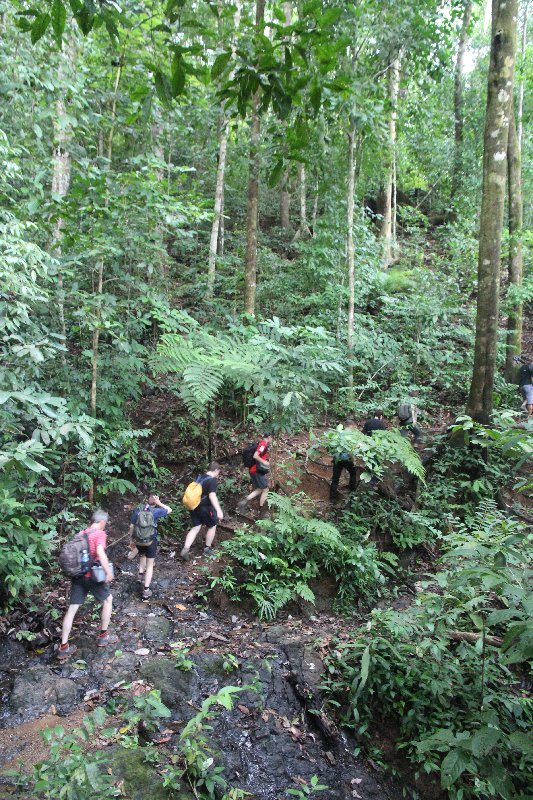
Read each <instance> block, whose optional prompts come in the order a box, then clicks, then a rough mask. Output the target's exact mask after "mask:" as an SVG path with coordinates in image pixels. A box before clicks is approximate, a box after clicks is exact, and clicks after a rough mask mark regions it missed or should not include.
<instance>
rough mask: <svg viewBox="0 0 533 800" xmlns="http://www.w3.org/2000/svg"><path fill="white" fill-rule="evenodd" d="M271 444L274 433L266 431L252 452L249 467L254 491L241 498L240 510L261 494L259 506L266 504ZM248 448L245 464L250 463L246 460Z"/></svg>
mask: <svg viewBox="0 0 533 800" xmlns="http://www.w3.org/2000/svg"><path fill="white" fill-rule="evenodd" d="M271 444H272V435H271V434H270V433H264V434H263V436H262V437H261V439H260V440H259V442H258V443H257V445H256V446H255V450H254V451H253V454H251V456H252V457H251V459H250V460H251V464H250V465H249V467H248V472H249V473H250V478H251V479H252V491H251V492H250V494H249V495H247V496H246V497H245V498H244V500H241V501H240V503H238V504H237V508H238V510H239V511H244V510H245V509H246V507H247V506H248V503H249V502H250V500H253V499H254V497H257V496H259V508H263V506H264V504H265V501H266V499H267V495H268V471H269V469H270V463H269V461H268V460H267V456H268V448H269V447H270V445H271ZM248 449H249V448H245V450H244V452H243V462H244V463H245V464H247V463H248V462H247V460H245V459H246V450H248Z"/></svg>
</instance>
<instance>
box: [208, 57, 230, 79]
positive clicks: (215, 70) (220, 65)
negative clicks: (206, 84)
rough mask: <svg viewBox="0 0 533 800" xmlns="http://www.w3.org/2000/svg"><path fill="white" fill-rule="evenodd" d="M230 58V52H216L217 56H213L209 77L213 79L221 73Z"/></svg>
mask: <svg viewBox="0 0 533 800" xmlns="http://www.w3.org/2000/svg"><path fill="white" fill-rule="evenodd" d="M230 59H231V53H227V52H226V53H219V54H218V56H217V57H216V58H215V60H214V62H213V66H212V67H211V77H212V78H213V80H215V79H216V78H218V77H219V75H221V74H222V73H223V72H224V70H225V68H226V66H227V64H228V63H229V61H230Z"/></svg>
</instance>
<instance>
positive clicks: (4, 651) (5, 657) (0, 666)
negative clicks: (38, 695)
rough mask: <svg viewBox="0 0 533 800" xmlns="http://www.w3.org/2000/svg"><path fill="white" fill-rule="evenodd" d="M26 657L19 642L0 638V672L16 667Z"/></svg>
mask: <svg viewBox="0 0 533 800" xmlns="http://www.w3.org/2000/svg"><path fill="white" fill-rule="evenodd" d="M25 657H26V650H25V648H24V647H23V645H21V644H20V642H14V641H13V640H12V639H8V638H7V637H6V638H2V640H1V641H0V670H7V669H9V668H10V667H13V668H15V667H18V666H20V663H21V662H22V661H23V659H25Z"/></svg>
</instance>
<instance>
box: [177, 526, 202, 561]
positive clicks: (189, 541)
mask: <svg viewBox="0 0 533 800" xmlns="http://www.w3.org/2000/svg"><path fill="white" fill-rule="evenodd" d="M201 527H202V526H201V525H196V526H195V527H194V528H191V529H190V531H189V533H188V534H187V536H186V537H185V544H184V545H183V550H182V551H181V555H185V554H187V553H188V552H189V550H190V549H191V547H192V546H193V544H194V540H195V539H196V537H197V536H198V533H199V531H200V528H201Z"/></svg>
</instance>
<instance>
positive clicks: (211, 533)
mask: <svg viewBox="0 0 533 800" xmlns="http://www.w3.org/2000/svg"><path fill="white" fill-rule="evenodd" d="M216 532H217V526H216V525H213V527H212V528H208V529H207V533H206V535H205V546H206V547H211V546H212V544H213V541H214V539H215V534H216Z"/></svg>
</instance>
